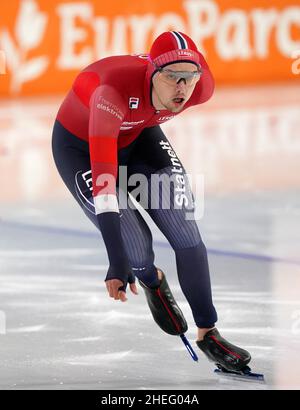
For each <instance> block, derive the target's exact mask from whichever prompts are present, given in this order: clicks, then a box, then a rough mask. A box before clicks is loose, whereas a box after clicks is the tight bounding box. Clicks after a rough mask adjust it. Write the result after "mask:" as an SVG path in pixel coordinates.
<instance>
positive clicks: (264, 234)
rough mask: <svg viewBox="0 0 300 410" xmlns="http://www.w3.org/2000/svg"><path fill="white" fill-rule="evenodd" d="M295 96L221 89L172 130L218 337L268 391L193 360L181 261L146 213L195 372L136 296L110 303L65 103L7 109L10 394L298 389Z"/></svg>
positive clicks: (4, 335)
mask: <svg viewBox="0 0 300 410" xmlns="http://www.w3.org/2000/svg"><path fill="white" fill-rule="evenodd" d="M299 91H300V87H299V86H298V87H296V86H295V85H293V86H288V85H284V84H283V85H278V86H276V87H275V86H272V87H271V86H264V87H249V88H242V89H234V90H229V89H221V90H219V91H218V92H217V94H216V97H215V98H214V99H213V101H212V102H210V103H208V104H207V105H205V106H203V107H201V108H195V109H192V110H189V111H187V112H186V113H185V114H184V115H182V116H180V117H178V118H176V119H175V120H173V121H171V122H169V123H167V124H166V125H165V126H164V129H165V131H166V133H167V135H168V137H169V139H170V141H171V143H172V145H173V146H174V148H175V149H176V152H177V154H178V156H179V158H180V159H181V160H182V162H183V164H184V166H185V167H186V169H187V170H188V172H190V173H191V175H196V174H197V173H203V174H204V181H205V209H204V216H203V218H202V219H201V220H200V221H199V228H200V232H201V234H202V237H203V239H204V242H205V243H206V245H207V248H208V252H209V262H210V270H211V279H212V285H213V295H214V304H215V306H216V308H217V311H218V314H219V322H218V324H217V326H218V328H219V330H220V331H221V332H222V334H223V336H224V337H225V338H228V339H229V340H230V341H231V342H233V343H236V344H238V345H240V346H242V347H244V348H246V349H247V350H249V351H250V352H251V354H252V357H253V359H252V362H251V367H252V369H253V370H254V371H257V372H259V373H264V374H265V379H266V384H254V383H250V382H242V381H232V380H220V379H218V378H217V377H216V376H215V375H214V373H213V369H214V366H213V365H212V364H210V363H209V362H208V361H207V360H206V359H205V357H204V356H203V355H202V354H201V352H200V351H199V350H196V349H197V346H196V345H195V343H194V340H195V338H196V331H195V326H194V325H193V319H192V315H191V312H190V309H189V306H188V304H187V302H186V300H185V299H184V296H183V294H182V292H181V290H180V287H179V284H178V280H177V275H176V270H175V258H174V254H173V252H172V250H171V249H170V247H169V245H168V243H167V241H166V239H165V238H164V237H163V236H162V234H161V233H160V232H159V231H158V229H157V228H156V227H155V226H154V225H153V223H152V222H151V220H150V219H149V218H148V217H147V215H146V218H147V221H148V222H149V224H150V226H151V229H152V232H153V235H154V240H155V242H154V246H155V253H156V264H157V266H159V267H161V268H162V269H163V270H164V271H165V273H166V275H167V278H168V281H169V283H170V285H171V288H172V290H173V293H174V295H175V296H176V298H177V301H178V303H179V305H180V307H181V308H182V310H183V312H184V314H185V315H186V318H187V320H188V323H189V330H188V332H187V336H188V338H189V340H190V342H192V344H193V346H194V348H195V350H196V351H197V354H198V355H199V362H198V363H194V362H193V361H192V360H191V358H190V357H189V355H188V353H187V351H186V350H185V347H184V346H183V344H182V342H181V340H180V338H179V337H174V336H169V335H167V334H164V333H163V332H162V331H161V330H160V329H159V328H158V327H157V325H156V324H155V323H154V322H153V320H152V317H151V316H150V312H149V309H148V306H147V304H146V300H145V296H144V294H143V291H142V289H141V288H140V287H139V295H138V296H134V295H132V294H128V302H127V303H123V304H122V303H120V302H116V301H113V300H112V299H110V298H109V297H108V296H107V293H106V288H105V285H104V281H103V279H104V277H105V274H106V269H107V258H106V252H105V249H104V245H103V242H102V239H101V236H100V235H99V233H98V232H97V230H96V229H95V228H94V227H93V225H92V224H91V223H90V222H89V220H88V219H87V218H86V216H85V215H84V214H83V212H82V211H81V209H80V208H79V206H78V205H77V204H76V203H75V201H74V200H73V198H72V197H71V196H70V194H69V193H68V192H67V191H66V188H65V187H64V185H63V184H62V182H61V180H60V179H59V177H58V175H57V171H56V169H55V167H54V164H53V163H52V156H51V151H50V141H51V125H52V123H53V119H54V116H55V113H56V110H57V108H58V105H59V102H60V101H61V99H62V97H57V98H53V97H51V98H43V99H34V98H31V99H26V98H23V99H21V100H10V101H8V100H2V101H1V100H0V186H1V193H0V199H1V204H0V228H1V236H0V363H1V366H0V389H191V390H203V389H216V390H217V389H281V388H288V389H299V387H300V358H299V356H300V355H299V354H300V297H299V296H300V252H299V243H300V229H299V222H300V195H299V193H300V190H299V188H300V177H299V175H300V134H299V133H300V131H299V130H300V105H299V103H300V92H299ZM143 215H145V214H143ZM128 293H129V292H128Z"/></svg>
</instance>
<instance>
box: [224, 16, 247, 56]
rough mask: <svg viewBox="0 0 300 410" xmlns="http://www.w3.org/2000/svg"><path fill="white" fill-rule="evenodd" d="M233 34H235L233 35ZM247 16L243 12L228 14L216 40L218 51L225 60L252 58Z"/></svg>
mask: <svg viewBox="0 0 300 410" xmlns="http://www.w3.org/2000/svg"><path fill="white" fill-rule="evenodd" d="M232 32H233V33H232ZM249 37H250V33H249V28H248V24H247V15H246V14H245V13H244V12H243V11H242V10H232V11H231V12H230V13H226V14H225V16H224V18H223V20H222V24H221V25H220V28H219V32H218V36H217V38H216V49H217V51H218V54H219V55H220V56H222V58H223V59H224V60H232V59H235V58H240V59H242V60H247V59H249V58H250V57H251V48H250V39H249Z"/></svg>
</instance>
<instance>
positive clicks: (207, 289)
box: [129, 127, 217, 339]
mask: <svg viewBox="0 0 300 410" xmlns="http://www.w3.org/2000/svg"><path fill="white" fill-rule="evenodd" d="M129 163H130V172H131V173H133V172H141V173H143V174H144V175H146V177H147V178H148V185H147V187H146V188H147V190H148V195H147V196H148V207H147V208H148V209H146V210H147V212H148V213H149V215H150V216H151V218H152V219H153V220H154V222H155V223H156V225H157V226H158V228H159V229H160V230H161V232H162V233H163V234H164V235H165V236H166V238H167V239H168V241H169V243H170V245H171V246H172V248H173V249H174V251H175V255H176V264H177V272H178V278H179V283H180V286H181V288H182V291H183V293H184V295H185V297H186V299H187V301H188V303H189V305H190V307H191V309H192V313H193V316H194V319H195V323H196V325H197V327H198V328H199V329H200V330H199V332H200V333H204V332H206V331H207V329H211V328H213V327H214V324H215V322H216V321H217V314H216V310H215V308H214V306H213V303H212V294H211V284H210V277H209V267H208V260H207V252H206V247H205V245H204V243H203V241H202V239H201V236H200V233H199V230H198V226H197V224H196V222H195V220H187V219H186V214H187V212H189V213H190V212H191V209H192V207H193V198H192V193H191V190H190V187H189V186H188V180H187V178H184V177H185V170H184V168H183V167H182V165H181V163H180V161H179V159H178V158H177V156H176V155H175V152H174V150H173V149H172V147H171V145H170V144H169V142H168V140H167V138H166V136H165V135H164V133H163V132H162V130H161V129H160V127H152V128H148V129H145V130H144V131H143V132H142V133H141V135H140V136H139V138H138V141H137V144H136V147H135V148H134V150H133V153H132V158H131V160H130V161H129ZM175 165H176V166H175ZM179 174H180V176H181V178H180V181H182V178H184V179H185V187H186V196H187V197H188V200H189V206H188V207H187V206H184V205H183V206H182V207H181V208H179V209H178V207H175V205H174V197H175V192H174V191H175V190H176V188H178V187H176V186H174V185H175V184H173V183H171V184H170V192H169V195H170V202H169V205H170V206H169V208H168V209H163V207H162V206H160V205H159V206H158V207H153V203H154V204H157V203H159V204H161V200H162V198H161V197H162V195H163V194H164V193H165V192H164V189H162V190H161V189H160V188H159V187H158V186H156V187H155V185H153V184H151V178H153V175H156V176H161V175H165V176H167V177H168V176H170V177H172V176H176V175H179ZM173 180H175V182H176V179H174V178H173ZM177 185H180V188H182V183H181V182H179V183H178V184H177ZM200 333H199V339H201V334H200Z"/></svg>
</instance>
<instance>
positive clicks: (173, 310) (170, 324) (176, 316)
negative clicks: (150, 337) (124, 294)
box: [139, 272, 198, 361]
mask: <svg viewBox="0 0 300 410" xmlns="http://www.w3.org/2000/svg"><path fill="white" fill-rule="evenodd" d="M162 275H163V277H162V279H161V281H160V285H159V287H157V288H149V287H148V286H146V285H145V284H144V283H143V282H142V281H141V280H139V283H140V285H141V286H142V288H143V289H144V291H145V294H146V298H147V302H148V305H149V307H150V310H151V313H152V316H153V319H154V320H155V322H156V323H157V324H158V326H159V327H160V328H161V329H162V330H163V331H164V332H166V333H168V334H169V335H175V336H180V337H181V340H182V341H183V343H184V344H185V346H186V348H187V350H188V352H189V354H190V355H191V357H192V359H193V360H194V361H198V357H197V355H196V353H195V352H194V350H193V348H192V346H191V345H190V343H189V342H188V340H187V338H186V337H185V335H184V333H185V332H186V331H187V329H188V325H187V322H186V320H185V317H184V316H183V313H182V311H181V310H180V308H179V306H178V305H177V303H176V300H175V299H174V296H173V295H172V292H171V289H170V288H169V285H168V282H167V280H166V277H165V275H164V273H163V272H162Z"/></svg>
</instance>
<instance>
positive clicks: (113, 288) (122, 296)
mask: <svg viewBox="0 0 300 410" xmlns="http://www.w3.org/2000/svg"><path fill="white" fill-rule="evenodd" d="M105 284H106V289H107V291H108V293H109V296H110V297H111V298H114V299H115V300H120V301H121V302H126V301H127V297H126V291H125V290H124V288H125V287H124V284H123V282H122V281H121V280H119V279H110V280H107V281H105ZM129 287H130V290H131V292H132V293H133V294H135V295H137V294H138V292H137V288H136V284H135V283H134V282H133V283H130V284H129Z"/></svg>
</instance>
